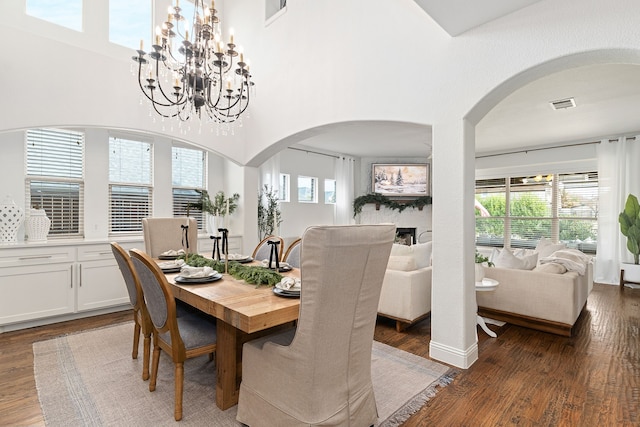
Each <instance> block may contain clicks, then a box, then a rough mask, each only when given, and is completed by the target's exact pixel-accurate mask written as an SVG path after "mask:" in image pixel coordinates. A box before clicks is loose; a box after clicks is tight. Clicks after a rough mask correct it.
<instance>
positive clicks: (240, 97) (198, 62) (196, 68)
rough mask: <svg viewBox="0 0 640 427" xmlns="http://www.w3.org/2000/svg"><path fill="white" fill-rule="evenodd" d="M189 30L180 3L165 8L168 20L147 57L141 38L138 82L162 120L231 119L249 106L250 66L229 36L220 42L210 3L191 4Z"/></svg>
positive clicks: (231, 36)
mask: <svg viewBox="0 0 640 427" xmlns="http://www.w3.org/2000/svg"><path fill="white" fill-rule="evenodd" d="M193 3H194V12H193V19H192V21H191V22H192V24H191V30H190V29H189V24H188V21H187V17H185V16H183V15H182V14H181V13H180V12H181V11H182V10H183V9H181V8H180V0H175V6H169V10H168V15H167V20H166V21H165V22H163V23H162V25H161V26H158V27H156V36H155V43H154V44H153V45H152V46H151V47H152V49H153V50H152V51H150V52H149V53H148V54H147V52H145V51H144V50H143V48H144V42H143V41H142V40H140V49H139V50H137V53H138V55H137V56H134V57H133V60H134V61H135V62H137V63H138V83H139V85H140V89H141V90H142V93H143V94H144V95H145V97H146V98H147V99H148V100H149V101H151V105H152V106H153V109H154V110H155V111H156V113H158V114H159V115H161V116H162V117H166V118H171V117H177V118H178V119H180V120H181V121H187V120H189V119H190V118H191V117H193V116H194V115H195V116H197V117H198V118H202V117H203V112H204V114H205V116H204V117H205V118H206V117H208V118H210V119H211V120H213V121H214V122H217V123H231V122H234V121H236V120H237V119H238V118H239V117H240V115H241V114H242V113H244V111H245V110H246V109H247V107H248V106H249V96H250V89H251V87H252V86H253V85H254V83H253V82H252V81H251V74H250V73H249V63H248V61H246V62H245V58H244V53H243V52H242V49H241V48H237V47H236V45H235V43H234V37H233V32H230V33H229V35H228V38H227V42H226V43H225V41H223V39H222V31H221V25H220V20H219V19H218V16H216V13H217V11H216V9H215V7H214V1H213V0H212V1H211V7H209V6H206V5H205V4H204V1H203V0H194V2H193Z"/></svg>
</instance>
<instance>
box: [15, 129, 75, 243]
mask: <svg viewBox="0 0 640 427" xmlns="http://www.w3.org/2000/svg"><path fill="white" fill-rule="evenodd" d="M25 145H26V156H25V157H26V166H25V167H26V170H27V174H26V180H25V184H26V200H29V202H30V204H31V207H32V208H34V209H44V210H45V211H46V213H47V216H48V217H49V219H51V229H50V231H49V236H70V237H78V236H82V235H83V231H84V223H83V215H84V181H83V179H84V134H83V133H81V132H73V131H67V130H63V129H30V130H28V131H27V132H26V143H25Z"/></svg>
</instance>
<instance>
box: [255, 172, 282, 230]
mask: <svg viewBox="0 0 640 427" xmlns="http://www.w3.org/2000/svg"><path fill="white" fill-rule="evenodd" d="M281 223H282V213H281V212H280V207H279V205H278V192H277V191H274V190H272V189H270V188H269V186H268V185H265V186H264V188H262V189H261V190H260V192H259V193H258V233H259V236H258V238H259V240H262V239H264V238H265V237H267V236H269V235H273V234H276V232H277V230H278V227H279V226H280V224H281Z"/></svg>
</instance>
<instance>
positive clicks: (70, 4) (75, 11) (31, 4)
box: [27, 0, 82, 31]
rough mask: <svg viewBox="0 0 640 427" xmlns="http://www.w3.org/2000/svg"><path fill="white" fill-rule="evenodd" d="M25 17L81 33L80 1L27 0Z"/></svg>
mask: <svg viewBox="0 0 640 427" xmlns="http://www.w3.org/2000/svg"><path fill="white" fill-rule="evenodd" d="M27 15H30V16H33V17H35V18H38V19H42V20H44V21H49V22H52V23H54V24H57V25H61V26H63V27H67V28H70V29H72V30H76V31H82V0H27Z"/></svg>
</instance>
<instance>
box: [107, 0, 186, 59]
mask: <svg viewBox="0 0 640 427" xmlns="http://www.w3.org/2000/svg"><path fill="white" fill-rule="evenodd" d="M152 2H153V0H144V1H141V0H138V1H131V0H109V41H110V42H111V43H117V44H119V45H122V46H126V47H128V48H130V49H138V48H139V47H140V40H144V41H145V43H150V42H151V39H150V37H151V36H152V34H153V33H152V30H151V23H152V16H151V13H152ZM183 3H184V2H183ZM165 19H166V18H165ZM143 50H146V51H147V52H148V51H150V50H152V49H151V45H150V44H147V45H146V46H144V49H143Z"/></svg>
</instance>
